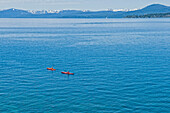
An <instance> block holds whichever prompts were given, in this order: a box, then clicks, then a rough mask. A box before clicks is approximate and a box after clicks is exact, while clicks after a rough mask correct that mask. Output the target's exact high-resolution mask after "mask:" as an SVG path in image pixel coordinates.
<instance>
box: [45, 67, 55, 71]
mask: <svg viewBox="0 0 170 113" xmlns="http://www.w3.org/2000/svg"><path fill="white" fill-rule="evenodd" d="M47 70H51V71H55V70H56V69H54V68H53V67H52V68H47Z"/></svg>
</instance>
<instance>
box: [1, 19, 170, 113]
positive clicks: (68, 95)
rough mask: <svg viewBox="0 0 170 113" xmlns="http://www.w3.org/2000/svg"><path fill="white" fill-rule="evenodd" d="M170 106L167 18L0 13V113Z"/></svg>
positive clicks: (151, 110)
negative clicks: (24, 16)
mask: <svg viewBox="0 0 170 113" xmlns="http://www.w3.org/2000/svg"><path fill="white" fill-rule="evenodd" d="M51 66H53V67H54V68H56V69H57V70H56V71H55V72H51V71H47V70H46V68H47V67H51ZM68 70H69V71H70V72H74V73H75V75H70V76H68V75H62V74H61V73H60V72H61V71H68ZM169 107H170V19H0V112H1V113H3V112H4V113H34V112H38V113H42V112H45V113H47V112H49V113H50V112H63V113H75V112H89V113H90V112H93V113H95V112H101V113H103V112H114V113H128V112H131V113H132V112H135V113H144V112H147V113H161V112H163V113H168V112H170V108H169Z"/></svg>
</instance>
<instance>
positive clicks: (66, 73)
mask: <svg viewBox="0 0 170 113" xmlns="http://www.w3.org/2000/svg"><path fill="white" fill-rule="evenodd" d="M61 73H62V74H68V75H74V73H70V72H69V71H67V72H61Z"/></svg>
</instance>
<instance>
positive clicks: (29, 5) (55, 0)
mask: <svg viewBox="0 0 170 113" xmlns="http://www.w3.org/2000/svg"><path fill="white" fill-rule="evenodd" d="M153 3H159V4H164V5H170V0H0V9H8V8H19V9H28V10H54V9H56V10H61V9H83V10H87V9H89V10H102V9H134V8H142V7H144V6H146V5H149V4H153Z"/></svg>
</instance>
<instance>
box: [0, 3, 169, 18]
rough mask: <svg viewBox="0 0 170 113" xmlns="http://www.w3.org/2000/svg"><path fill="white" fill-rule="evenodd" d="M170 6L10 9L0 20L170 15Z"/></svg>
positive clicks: (2, 11)
mask: <svg viewBox="0 0 170 113" xmlns="http://www.w3.org/2000/svg"><path fill="white" fill-rule="evenodd" d="M169 12H170V6H165V5H162V4H151V5H149V6H146V7H144V8H142V9H138V10H133V11H115V10H106V11H90V10H86V11H84V10H61V11H58V10H42V11H28V10H22V9H15V8H10V9H6V10H1V11H0V18H124V17H127V16H129V15H131V16H132V15H146V14H156V13H169Z"/></svg>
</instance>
